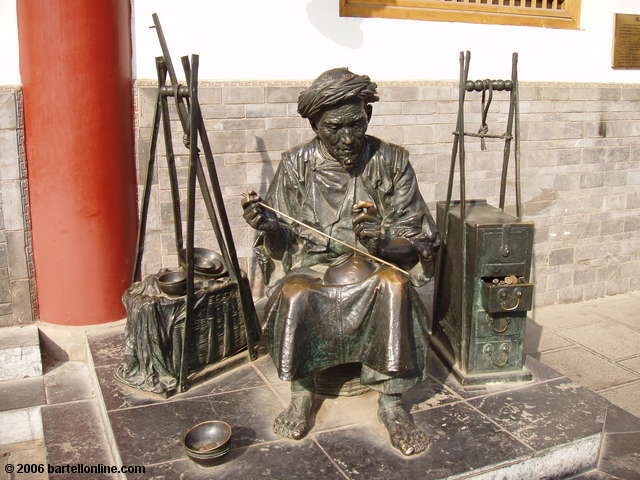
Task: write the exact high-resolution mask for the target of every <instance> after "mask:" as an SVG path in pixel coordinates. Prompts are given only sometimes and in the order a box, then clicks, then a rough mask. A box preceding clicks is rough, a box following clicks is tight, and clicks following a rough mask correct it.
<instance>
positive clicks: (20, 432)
mask: <svg viewBox="0 0 640 480" xmlns="http://www.w3.org/2000/svg"><path fill="white" fill-rule="evenodd" d="M42 437H43V433H42V417H41V412H40V407H29V408H18V409H15V410H7V411H5V412H0V445H11V444H13V443H21V442H31V441H34V440H41V439H42Z"/></svg>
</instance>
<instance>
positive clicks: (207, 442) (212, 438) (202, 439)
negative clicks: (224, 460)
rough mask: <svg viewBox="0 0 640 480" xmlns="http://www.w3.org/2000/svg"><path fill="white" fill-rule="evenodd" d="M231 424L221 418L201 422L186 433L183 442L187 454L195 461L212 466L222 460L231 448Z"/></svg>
mask: <svg viewBox="0 0 640 480" xmlns="http://www.w3.org/2000/svg"><path fill="white" fill-rule="evenodd" d="M230 440H231V425H229V424H228V423H227V422H223V421H220V420H211V421H209V422H203V423H199V424H198V425H196V426H194V427H191V428H190V429H189V430H188V431H187V433H186V434H185V435H184V439H183V443H184V448H185V450H186V452H187V456H188V457H189V458H190V459H191V460H193V461H194V462H196V463H198V464H200V465H204V466H211V465H215V464H217V463H219V462H220V460H219V459H220V457H222V456H223V455H225V454H226V453H227V452H228V451H229V449H230V448H231V446H230Z"/></svg>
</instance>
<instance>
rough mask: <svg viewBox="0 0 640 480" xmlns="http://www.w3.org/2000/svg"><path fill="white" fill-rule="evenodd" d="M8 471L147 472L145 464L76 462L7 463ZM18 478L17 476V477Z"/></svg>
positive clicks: (5, 468) (13, 472)
mask: <svg viewBox="0 0 640 480" xmlns="http://www.w3.org/2000/svg"><path fill="white" fill-rule="evenodd" d="M4 471H5V472H6V473H12V474H14V475H21V474H30V473H44V472H47V473H71V474H76V475H95V474H97V473H145V469H144V465H123V466H121V467H118V466H116V465H103V464H102V463H98V464H96V465H85V464H84V463H74V464H68V465H51V464H45V463H7V464H6V465H5V466H4ZM16 478H17V477H16Z"/></svg>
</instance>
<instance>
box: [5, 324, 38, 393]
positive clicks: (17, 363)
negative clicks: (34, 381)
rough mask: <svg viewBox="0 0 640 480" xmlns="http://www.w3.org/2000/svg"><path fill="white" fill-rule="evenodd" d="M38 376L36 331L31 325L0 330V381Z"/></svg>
mask: <svg viewBox="0 0 640 480" xmlns="http://www.w3.org/2000/svg"><path fill="white" fill-rule="evenodd" d="M40 375H42V358H41V354H40V340H39V336H38V329H37V328H36V327H35V326H33V325H29V326H24V327H3V328H0V381H1V380H13V379H19V378H26V377H37V376H40Z"/></svg>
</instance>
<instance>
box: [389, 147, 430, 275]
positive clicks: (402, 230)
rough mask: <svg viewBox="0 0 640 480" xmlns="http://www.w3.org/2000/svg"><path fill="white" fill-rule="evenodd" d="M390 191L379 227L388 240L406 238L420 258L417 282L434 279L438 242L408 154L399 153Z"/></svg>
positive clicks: (396, 155)
mask: <svg viewBox="0 0 640 480" xmlns="http://www.w3.org/2000/svg"><path fill="white" fill-rule="evenodd" d="M391 175H392V182H391V184H392V188H391V189H390V191H388V192H387V193H386V194H385V196H384V199H385V200H384V203H385V214H384V216H383V220H382V225H383V228H384V229H385V232H386V234H387V236H388V237H389V238H398V237H402V238H406V239H407V240H409V241H410V242H411V244H412V245H413V247H414V248H415V249H416V251H417V252H418V254H419V257H420V262H419V265H420V266H421V267H422V268H421V269H420V270H422V271H421V272H420V271H418V272H412V273H416V274H417V276H418V277H422V278H420V279H419V280H421V281H422V280H424V279H425V278H428V277H431V276H433V263H434V258H435V254H436V252H437V249H438V247H439V246H440V238H439V235H438V232H437V228H436V225H435V222H434V221H433V217H432V216H431V213H430V212H429V208H428V207H427V204H426V203H425V201H424V199H423V198H422V194H421V193H420V189H419V188H418V181H417V179H416V174H415V172H414V170H413V167H412V166H411V164H410V163H409V154H408V152H407V151H406V150H404V149H398V150H397V151H396V152H395V155H394V161H393V166H392V172H391Z"/></svg>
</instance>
